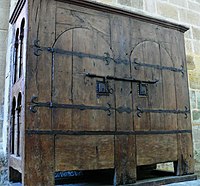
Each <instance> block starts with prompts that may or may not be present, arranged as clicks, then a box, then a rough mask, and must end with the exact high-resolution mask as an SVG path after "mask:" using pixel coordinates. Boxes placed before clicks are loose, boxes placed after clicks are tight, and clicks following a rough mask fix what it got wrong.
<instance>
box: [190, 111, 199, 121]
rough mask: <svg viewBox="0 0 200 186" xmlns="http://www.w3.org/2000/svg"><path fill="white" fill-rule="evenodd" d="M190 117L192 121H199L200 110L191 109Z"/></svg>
mask: <svg viewBox="0 0 200 186" xmlns="http://www.w3.org/2000/svg"><path fill="white" fill-rule="evenodd" d="M192 119H193V122H194V123H200V110H193V111H192Z"/></svg>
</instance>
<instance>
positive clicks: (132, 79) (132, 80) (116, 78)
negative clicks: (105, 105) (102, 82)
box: [85, 73, 159, 84]
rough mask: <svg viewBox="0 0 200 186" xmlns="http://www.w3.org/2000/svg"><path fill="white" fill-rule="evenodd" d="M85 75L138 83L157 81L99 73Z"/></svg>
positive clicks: (153, 82) (155, 81) (154, 81)
mask: <svg viewBox="0 0 200 186" xmlns="http://www.w3.org/2000/svg"><path fill="white" fill-rule="evenodd" d="M85 76H87V77H91V78H104V79H108V80H115V81H128V82H140V83H148V84H155V83H157V82H158V81H159V80H152V81H145V80H138V79H134V78H132V77H127V78H120V77H114V76H101V75H96V74H90V73H86V74H85Z"/></svg>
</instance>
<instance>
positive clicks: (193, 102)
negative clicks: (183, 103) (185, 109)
mask: <svg viewBox="0 0 200 186" xmlns="http://www.w3.org/2000/svg"><path fill="white" fill-rule="evenodd" d="M190 105H191V109H196V92H195V91H194V90H190Z"/></svg>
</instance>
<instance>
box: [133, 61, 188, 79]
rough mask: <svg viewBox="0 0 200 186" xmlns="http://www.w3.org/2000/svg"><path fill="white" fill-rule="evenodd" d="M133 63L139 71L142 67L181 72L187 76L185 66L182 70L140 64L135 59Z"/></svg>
mask: <svg viewBox="0 0 200 186" xmlns="http://www.w3.org/2000/svg"><path fill="white" fill-rule="evenodd" d="M133 63H134V67H135V69H136V70H138V68H139V67H140V66H141V67H147V68H155V69H158V70H169V71H172V72H180V73H182V75H183V76H184V74H185V70H184V66H183V65H181V68H175V67H168V66H161V65H154V64H148V63H142V62H138V59H137V58H134V59H133Z"/></svg>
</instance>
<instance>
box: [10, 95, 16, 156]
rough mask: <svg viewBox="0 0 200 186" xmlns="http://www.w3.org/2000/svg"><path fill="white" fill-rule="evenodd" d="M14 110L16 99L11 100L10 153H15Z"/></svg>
mask: <svg viewBox="0 0 200 186" xmlns="http://www.w3.org/2000/svg"><path fill="white" fill-rule="evenodd" d="M15 109H16V99H15V97H14V98H13V102H12V110H11V121H10V153H11V154H14V152H15Z"/></svg>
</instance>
